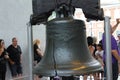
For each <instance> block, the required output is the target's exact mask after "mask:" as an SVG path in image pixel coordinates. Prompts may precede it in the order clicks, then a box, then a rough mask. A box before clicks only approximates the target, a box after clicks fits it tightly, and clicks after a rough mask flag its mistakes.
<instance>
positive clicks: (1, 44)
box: [0, 39, 5, 48]
mask: <svg viewBox="0 0 120 80" xmlns="http://www.w3.org/2000/svg"><path fill="white" fill-rule="evenodd" d="M4 47H5V44H4V40H3V39H0V48H4Z"/></svg>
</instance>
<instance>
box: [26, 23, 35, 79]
mask: <svg viewBox="0 0 120 80" xmlns="http://www.w3.org/2000/svg"><path fill="white" fill-rule="evenodd" d="M27 26H28V27H27V32H28V51H29V67H30V79H29V80H34V77H33V31H32V26H31V24H30V23H28V24H27Z"/></svg>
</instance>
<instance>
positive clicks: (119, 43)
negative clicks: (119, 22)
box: [117, 34, 120, 73]
mask: <svg viewBox="0 0 120 80" xmlns="http://www.w3.org/2000/svg"><path fill="white" fill-rule="evenodd" d="M117 37H118V39H117V45H118V50H119V52H120V34H118V35H117ZM118 67H119V73H120V61H118Z"/></svg>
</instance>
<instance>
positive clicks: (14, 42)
mask: <svg viewBox="0 0 120 80" xmlns="http://www.w3.org/2000/svg"><path fill="white" fill-rule="evenodd" d="M17 42H18V41H17V38H16V37H13V38H12V45H13V46H17Z"/></svg>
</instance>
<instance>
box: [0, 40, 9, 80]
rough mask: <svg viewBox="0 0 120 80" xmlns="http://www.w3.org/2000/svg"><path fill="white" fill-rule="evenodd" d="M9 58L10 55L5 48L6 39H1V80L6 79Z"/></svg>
mask: <svg viewBox="0 0 120 80" xmlns="http://www.w3.org/2000/svg"><path fill="white" fill-rule="evenodd" d="M7 59H9V56H8V54H7V52H6V50H5V44H4V41H3V39H0V80H5V76H6V62H7Z"/></svg>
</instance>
